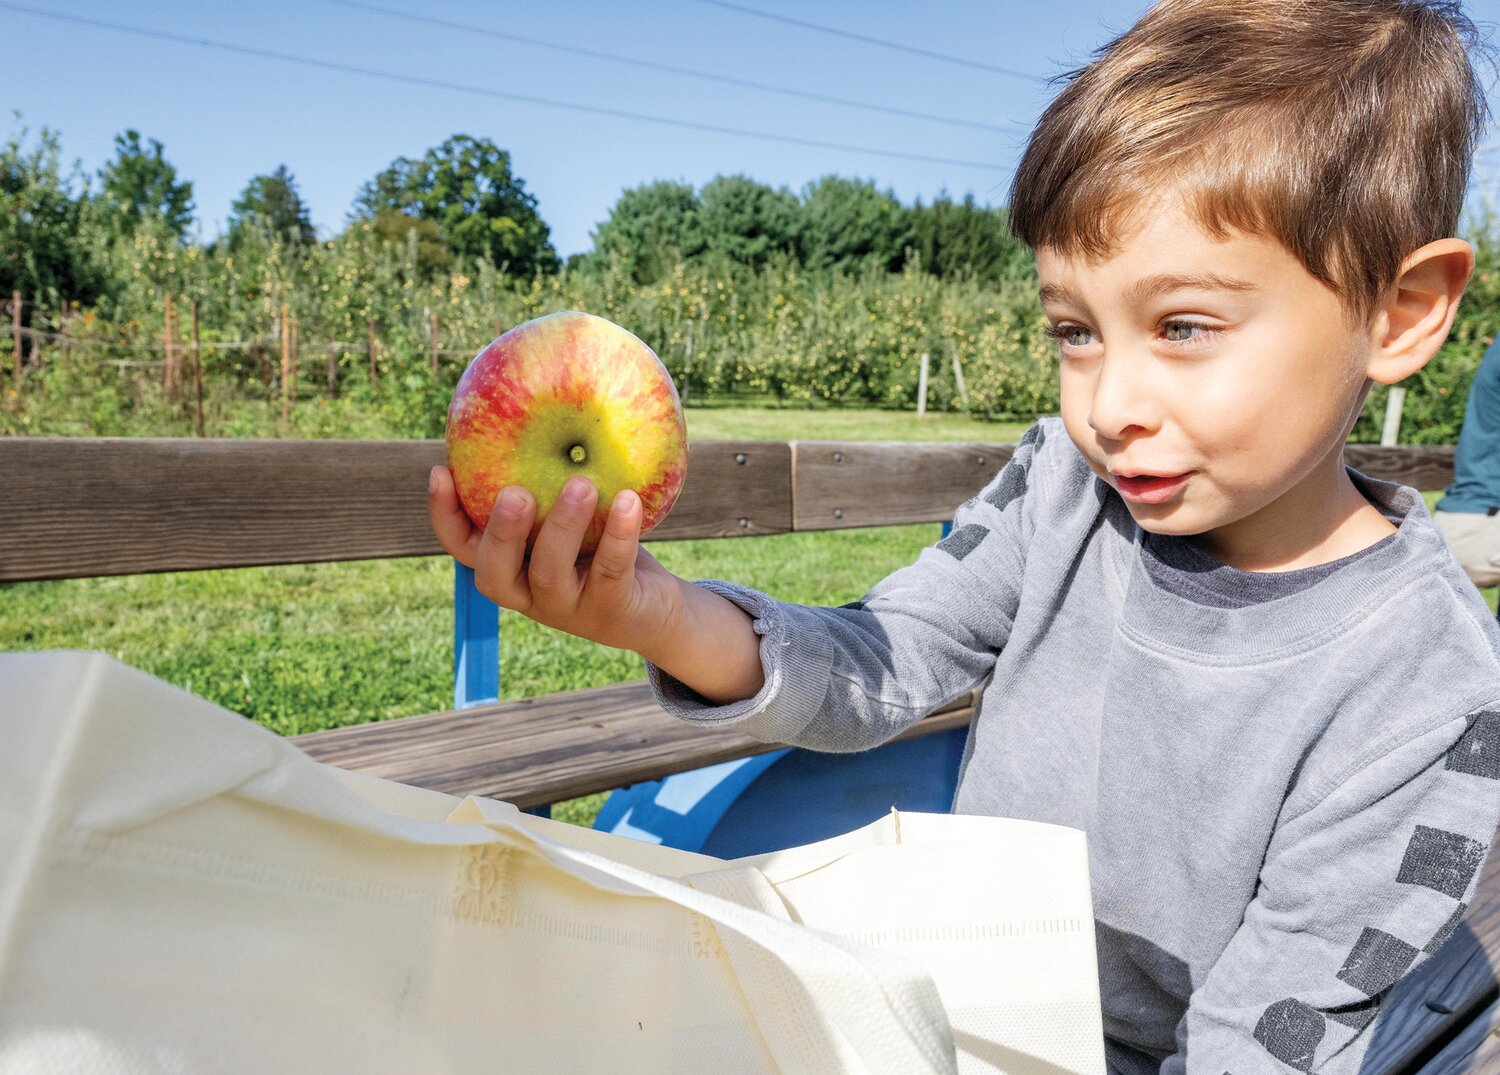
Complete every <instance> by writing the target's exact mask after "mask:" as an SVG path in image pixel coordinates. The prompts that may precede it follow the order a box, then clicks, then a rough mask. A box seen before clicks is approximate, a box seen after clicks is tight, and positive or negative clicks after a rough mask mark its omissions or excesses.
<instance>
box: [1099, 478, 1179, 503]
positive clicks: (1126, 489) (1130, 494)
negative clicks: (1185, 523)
mask: <svg viewBox="0 0 1500 1075" xmlns="http://www.w3.org/2000/svg"><path fill="white" fill-rule="evenodd" d="M1192 473H1193V472H1192V471H1190V470H1189V471H1184V472H1183V473H1181V474H1145V473H1142V474H1114V475H1113V477H1114V479H1115V488H1116V489H1118V490H1119V491H1120V495H1121V496H1122V497H1124V498H1125V499H1126V500H1127V501H1129V502H1130V503H1133V504H1161V503H1164V502H1165V501H1168V500H1170V499H1172V497H1174V496H1176V495H1177V493H1178V491H1179V490H1180V489H1181V488H1182V487H1183V486H1184V485H1186V484H1187V480H1188V478H1189V477H1190V476H1191V475H1192Z"/></svg>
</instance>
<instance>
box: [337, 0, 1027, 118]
mask: <svg viewBox="0 0 1500 1075" xmlns="http://www.w3.org/2000/svg"><path fill="white" fill-rule="evenodd" d="M324 3H329V4H339V5H340V6H342V7H350V8H354V9H356V10H358V11H371V12H375V13H376V14H380V15H389V16H390V17H392V18H397V19H408V20H410V21H412V22H425V23H429V24H430V25H433V26H441V27H444V28H446V29H450V30H462V31H464V32H465V33H470V34H482V35H484V36H486V37H495V38H499V39H501V40H504V41H518V42H520V43H521V44H523V45H535V46H537V47H539V48H544V49H556V50H557V51H559V52H571V53H574V54H575V55H579V56H588V57H591V58H593V59H596V60H608V61H610V62H611V63H623V64H629V65H631V66H633V67H643V68H646V69H647V70H651V71H666V72H668V73H669V74H673V75H685V76H686V77H688V78H701V79H706V80H707V81H710V82H722V83H725V84H726V85H730V86H742V87H746V88H748V89H752V90H762V91H764V92H766V93H780V94H785V95H787V96H789V97H801V98H803V99H805V100H808V101H822V102H823V103H825V104H836V105H844V106H846V107H849V108H863V109H867V110H868V111H871V112H883V113H885V114H886V115H891V116H905V117H907V118H909V119H922V120H930V121H931V122H934V123H949V124H952V125H954V126H956V127H972V128H974V129H975V130H980V131H997V132H999V133H1001V134H1008V133H1010V132H1012V131H1014V130H1016V129H1017V125H1015V124H1012V125H1010V126H1008V127H999V126H996V125H994V124H992V123H980V122H978V121H977V120H969V119H957V118H955V117H953V116H939V115H936V114H934V113H931V112H915V111H911V110H909V109H905V108H895V107H893V106H890V105H880V104H874V103H871V102H868V101H854V100H850V99H849V98H847V97H834V96H831V95H829V94H823V93H813V92H811V91H809V90H797V89H792V88H791V87H788V86H773V85H771V84H770V83H768V82H755V81H753V80H751V79H746V78H735V77H733V76H732V75H720V74H715V73H714V72H712V71H696V70H693V69H692V68H688V67H676V66H673V65H671V64H665V63H655V62H653V61H651V60H642V59H637V58H636V57H634V56H621V55H619V54H618V53H613V52H601V51H599V50H597V49H589V48H583V47H582V46H579V45H563V44H559V43H557V42H555V41H543V40H542V39H540V38H536V37H525V36H523V35H521V34H513V33H509V32H507V31H504V30H494V29H491V28H489V27H487V26H475V25H474V24H473V23H466V22H456V21H454V20H453V19H442V18H438V17H437V16H435V15H419V14H417V13H416V12H412V11H398V10H396V9H395V8H389V7H382V6H380V5H378V4H364V3H360V2H359V0H324Z"/></svg>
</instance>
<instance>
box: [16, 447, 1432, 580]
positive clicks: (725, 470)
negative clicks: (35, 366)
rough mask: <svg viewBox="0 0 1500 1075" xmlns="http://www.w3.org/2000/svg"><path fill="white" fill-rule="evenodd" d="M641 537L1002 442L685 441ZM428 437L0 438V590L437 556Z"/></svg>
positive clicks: (953, 487)
mask: <svg viewBox="0 0 1500 1075" xmlns="http://www.w3.org/2000/svg"><path fill="white" fill-rule="evenodd" d="M689 450H690V455H689V460H688V478H687V484H686V485H685V486H684V489H683V493H682V496H681V497H680V498H679V499H678V502H677V504H676V506H675V507H674V508H673V509H672V512H671V514H669V515H668V516H667V518H666V519H665V520H663V521H662V523H661V525H660V526H658V527H657V528H656V529H655V530H653V531H652V532H651V534H650V540H676V539H687V538H709V537H744V536H750V535H756V534H779V533H786V532H787V531H789V530H827V529H839V528H845V527H858V526H884V525H893V524H901V523H918V522H938V521H942V520H946V519H949V518H951V517H952V514H953V509H954V508H955V507H956V506H957V505H958V504H960V503H962V502H963V501H964V500H965V499H967V498H969V497H971V496H973V495H974V493H976V492H977V491H978V490H979V489H981V488H982V487H983V486H984V485H985V483H986V482H987V481H988V480H989V479H990V478H991V477H993V475H994V474H995V473H996V471H998V470H999V468H1000V467H1001V466H1002V465H1003V464H1004V462H1005V460H1007V459H1008V458H1009V457H1010V453H1011V451H1012V450H1013V446H1012V445H1008V444H998V443H996V444H988V443H975V442H966V443H957V444H934V443H931V442H924V443H905V442H871V441H694V442H692V444H691V445H690V449H689ZM1347 458H1348V460H1349V462H1350V464H1351V465H1353V466H1355V467H1357V468H1358V469H1360V470H1362V471H1364V472H1365V473H1368V474H1371V475H1373V476H1376V477H1383V478H1390V479H1392V480H1396V481H1401V482H1404V483H1405V484H1408V485H1413V486H1415V487H1416V488H1418V489H1435V488H1441V487H1442V486H1444V485H1446V484H1447V483H1448V482H1449V481H1451V480H1452V468H1453V463H1452V459H1453V449H1452V448H1447V447H1431V448H1412V447H1399V448H1380V447H1372V446H1369V445H1354V446H1350V447H1349V449H1348V450H1347ZM442 460H443V444H442V442H441V441H336V440H274V441H241V440H194V439H154V438H114V437H104V438H82V437H47V438H24V437H17V438H0V581H3V582H18V581H25V580H34V579H60V578H84V577H91V576H98V575H126V574H143V573H148V572H154V571H182V570H195V569H201V568H221V567H254V566H261V565H266V564H294V563H316V562H325V561H340V560H368V559H384V558H387V557H396V556H433V555H437V554H439V553H440V552H441V550H440V549H439V548H438V545H437V542H436V541H435V540H434V539H433V536H432V531H431V528H430V527H429V525H428V522H427V510H426V488H427V471H428V469H429V468H430V467H431V466H432V465H433V464H435V463H439V462H442Z"/></svg>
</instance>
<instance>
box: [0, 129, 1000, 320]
mask: <svg viewBox="0 0 1500 1075" xmlns="http://www.w3.org/2000/svg"><path fill="white" fill-rule="evenodd" d="M195 209H196V206H195V204H194V199H193V184H192V181H191V180H190V179H187V178H185V177H183V176H182V175H181V174H180V173H179V172H178V170H177V168H176V167H175V166H174V165H173V164H172V162H171V161H170V160H169V159H168V158H167V156H166V153H165V149H164V147H163V145H162V143H161V142H160V141H159V140H157V139H154V138H145V137H143V136H142V135H141V134H140V132H138V131H135V130H127V131H124V132H122V133H121V134H119V135H117V136H116V137H115V141H114V155H113V157H112V158H111V159H110V160H109V161H107V162H106V163H105V164H104V165H103V166H102V167H101V168H100V169H99V170H98V171H97V172H96V173H94V174H86V173H84V172H83V171H82V169H81V167H80V166H79V165H77V164H75V165H74V166H73V167H72V169H70V170H69V169H65V168H64V166H63V163H62V147H61V141H60V138H59V135H58V134H57V132H55V131H52V130H49V129H47V128H42V129H41V130H40V131H39V132H37V134H36V136H35V137H34V138H33V137H31V136H30V132H28V131H27V130H26V129H24V128H22V129H20V130H18V131H15V132H13V133H12V134H11V135H10V137H9V139H8V140H7V142H6V143H5V145H4V147H3V150H0V292H3V293H9V292H11V291H17V290H18V291H20V292H21V293H22V294H23V295H25V296H26V297H27V298H28V300H33V299H34V301H37V302H41V303H43V304H44V305H45V304H48V303H49V302H50V304H51V305H53V306H56V305H57V303H58V302H59V301H61V300H67V301H70V302H72V303H74V304H82V305H84V306H91V305H94V304H95V303H96V302H98V301H99V300H100V299H101V298H105V299H107V298H110V297H117V296H118V294H119V293H120V290H121V288H120V286H119V285H120V284H121V281H120V280H119V279H118V278H117V274H118V272H119V271H120V270H121V269H122V266H121V265H119V264H114V263H112V262H118V260H119V259H117V258H111V253H112V251H113V250H114V248H115V247H117V246H118V245H119V244H121V243H122V242H128V241H130V240H132V239H133V238H135V237H136V236H138V235H140V234H141V233H143V232H148V233H151V234H152V235H153V237H155V238H156V239H158V240H160V241H166V242H170V243H174V244H178V245H180V246H182V247H188V246H193V245H197V246H199V247H200V248H201V249H202V250H203V251H204V252H205V253H208V252H212V253H214V254H216V255H217V256H222V257H228V256H233V255H234V254H236V253H237V252H241V251H244V250H245V249H246V248H247V247H251V246H256V245H258V246H262V247H263V246H266V245H268V244H271V243H276V244H280V245H281V246H283V247H284V248H286V250H287V251H288V252H289V253H290V254H291V255H293V256H296V255H299V254H302V255H305V254H306V253H308V252H309V251H311V250H312V249H313V248H314V247H316V246H317V245H318V242H319V239H318V237H317V235H316V234H315V232H314V228H313V225H312V222H311V218H310V214H309V211H308V207H307V205H306V203H305V202H304V201H303V200H302V197H301V194H300V192H299V190H298V188H297V182H296V178H295V176H294V175H293V174H292V172H291V171H290V170H289V169H288V168H287V166H286V165H285V164H282V165H280V166H278V167H277V168H276V169H274V170H273V171H270V172H267V173H265V174H262V175H257V176H254V177H252V178H251V179H250V180H249V181H248V182H247V183H246V185H245V187H244V189H243V190H242V191H241V192H240V194H239V196H238V197H237V198H236V199H235V201H234V203H233V205H232V206H231V209H230V212H229V217H228V222H227V227H226V229H225V230H224V232H223V234H222V235H219V236H216V237H214V238H212V239H209V240H195V239H194V238H193V237H192V231H193V224H194V221H195V217H194V212H195ZM356 227H359V228H367V229H368V230H369V232H370V234H371V235H373V237H374V239H375V240H376V242H378V243H381V244H385V245H389V246H393V247H399V246H403V245H406V244H409V243H410V244H415V248H416V252H417V260H418V266H419V269H420V271H421V272H422V273H423V274H424V275H425V276H427V277H429V278H430V277H432V276H435V275H439V274H443V273H454V272H461V273H467V274H473V273H474V272H476V271H477V267H478V265H479V263H480V262H484V261H487V262H488V263H489V264H490V265H492V266H493V267H495V268H496V269H497V270H499V271H500V273H501V274H502V275H505V276H508V277H512V278H515V279H517V280H530V279H532V278H533V277H535V276H538V275H548V274H554V273H557V272H559V271H561V270H563V269H565V268H566V269H568V270H571V271H590V270H595V271H597V270H600V269H602V268H604V267H605V266H611V267H613V268H615V269H617V270H620V271H623V273H624V274H625V275H626V276H627V277H628V278H629V279H631V280H633V281H634V282H636V283H638V284H643V285H644V284H652V283H655V282H657V281H658V280H661V279H663V278H664V277H665V276H666V275H668V274H669V273H670V272H671V271H672V269H673V268H674V267H675V266H676V265H678V264H679V263H681V262H684V261H686V262H689V263H692V262H695V261H700V260H712V261H715V262H718V263H722V264H724V265H728V266H732V267H734V268H735V269H736V270H738V271H748V272H755V271H759V270H761V269H763V268H764V267H766V265H768V264H769V263H770V261H771V260H772V259H775V258H783V259H790V260H792V261H795V262H796V263H797V264H799V265H801V266H802V267H804V268H807V269H809V270H813V271H835V270H837V271H844V272H858V271H862V270H864V269H867V268H872V267H873V268H877V269H880V270H883V271H887V272H901V271H903V270H904V269H906V268H907V267H909V266H917V267H919V268H920V269H922V270H923V271H925V272H927V273H929V274H931V275H933V276H935V277H939V278H941V277H954V276H959V275H968V276H971V277H973V278H976V279H979V280H982V281H995V282H998V281H999V280H1002V279H1015V278H1018V277H1023V276H1025V275H1026V273H1028V272H1029V271H1030V256H1029V254H1028V252H1027V251H1026V250H1025V249H1024V247H1021V246H1020V245H1019V244H1018V243H1016V242H1015V241H1014V240H1013V239H1012V238H1011V236H1010V234H1009V231H1008V229H1007V226H1006V216H1005V212H1004V210H1003V209H996V208H989V207H985V206H980V205H977V204H976V203H975V202H974V199H973V197H972V195H970V196H966V197H965V198H964V199H962V200H961V201H955V200H953V199H951V198H949V197H947V196H946V195H943V196H940V197H938V198H936V199H934V200H933V201H932V202H930V203H927V204H924V203H923V202H922V201H921V200H920V199H918V200H917V201H916V202H915V203H914V204H912V205H906V204H903V203H902V202H901V201H899V200H898V199H897V198H896V197H895V195H894V194H892V193H891V192H890V191H881V190H879V189H877V188H876V186H875V184H874V183H873V182H871V181H869V180H861V179H850V178H845V177H841V176H836V175H827V176H824V177H822V178H820V179H818V180H816V181H814V182H811V183H808V184H807V185H806V186H805V187H804V188H803V189H802V191H801V192H799V193H793V192H792V191H791V190H789V189H787V188H785V187H782V188H773V187H771V186H769V185H767V184H765V183H761V182H758V181H756V180H754V179H752V178H750V177H748V176H744V175H730V176H718V177H715V178H714V179H712V180H710V181H708V182H706V183H704V184H702V186H701V187H698V188H694V187H693V186H692V185H691V184H689V183H683V182H673V181H656V182H650V183H645V184H642V185H640V186H636V187H633V188H630V189H628V190H625V191H623V192H622V193H621V195H620V197H619V199H618V200H617V201H616V202H615V204H614V205H613V206H612V207H611V208H610V209H609V212H608V214H607V216H606V217H605V219H604V220H602V221H601V222H600V223H599V224H598V226H597V227H596V228H595V230H594V231H593V233H592V239H593V248H592V249H591V250H589V251H587V252H585V253H582V254H576V255H574V256H573V257H571V258H569V259H567V263H566V265H565V264H564V262H563V259H561V258H560V257H559V256H558V254H557V252H556V250H555V248H554V247H553V244H552V241H551V234H550V229H549V228H548V226H547V223H546V221H545V220H543V219H542V216H541V214H540V213H539V212H538V209H537V203H536V198H535V197H534V196H533V195H532V194H531V193H530V192H529V191H528V190H527V189H526V184H525V181H524V180H523V179H522V178H521V177H520V176H519V175H517V174H516V172H515V170H514V168H513V167H512V163H511V158H510V154H509V153H508V152H507V151H506V150H504V149H502V148H500V147H499V146H497V145H495V143H494V142H492V141H490V140H489V139H485V138H475V137H473V136H470V135H466V134H455V135H454V136H452V137H451V138H448V139H447V140H446V141H444V142H443V143H442V144H441V145H439V146H434V147H432V148H430V149H428V150H427V151H426V152H425V153H423V154H422V155H421V156H420V157H415V158H409V157H400V158H397V159H396V160H394V161H392V162H391V163H390V165H388V166H387V167H386V168H384V169H383V170H381V171H380V172H379V173H378V174H377V175H375V176H374V177H372V178H371V179H370V180H369V181H368V182H366V183H365V184H364V185H363V186H362V187H361V188H360V189H359V190H358V192H357V193H356V194H355V197H354V199H353V203H352V207H351V209H350V211H349V213H348V214H347V216H346V218H345V220H344V222H343V224H342V227H341V229H340V232H339V234H340V235H342V234H345V233H347V232H348V231H349V230H350V229H351V228H356ZM337 237H338V236H333V237H331V238H337ZM128 269H129V270H130V271H133V270H134V264H133V260H132V261H131V262H130V264H129V265H128Z"/></svg>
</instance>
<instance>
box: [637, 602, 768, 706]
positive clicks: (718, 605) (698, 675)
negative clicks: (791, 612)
mask: <svg viewBox="0 0 1500 1075" xmlns="http://www.w3.org/2000/svg"><path fill="white" fill-rule="evenodd" d="M682 587H683V602H682V615H681V617H679V619H678V622H677V624H676V625H674V629H673V630H671V631H670V632H669V633H668V634H667V635H666V636H665V637H663V638H661V639H659V640H658V641H657V642H656V643H655V645H653V646H652V647H651V649H650V650H646V649H642V650H640V651H639V652H640V655H641V656H642V657H644V658H645V659H646V660H648V661H650V662H651V663H652V664H654V665H656V666H657V667H658V668H660V669H661V670H662V671H663V672H666V673H667V674H668V675H670V676H672V677H674V678H675V679H678V680H681V681H682V682H683V683H685V684H687V686H689V687H691V688H692V689H693V690H695V691H697V692H698V693H699V694H701V695H703V697H705V698H707V699H708V700H709V701H710V702H713V703H714V704H715V705H728V704H729V703H730V702H738V701H741V700H742V699H745V698H753V697H755V695H757V694H758V693H760V689H761V686H762V685H763V684H764V683H765V676H764V674H763V673H762V671H761V666H760V636H759V635H757V634H756V633H755V628H754V627H753V626H751V624H752V620H751V617H750V614H749V613H748V612H746V611H745V610H744V609H742V608H740V607H739V606H738V605H736V604H735V603H734V602H733V601H730V600H729V599H728V598H724V597H720V596H719V595H718V594H716V593H713V592H711V591H709V590H705V589H703V587H701V586H694V585H693V584H692V583H689V582H684V583H683V584H682Z"/></svg>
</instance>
